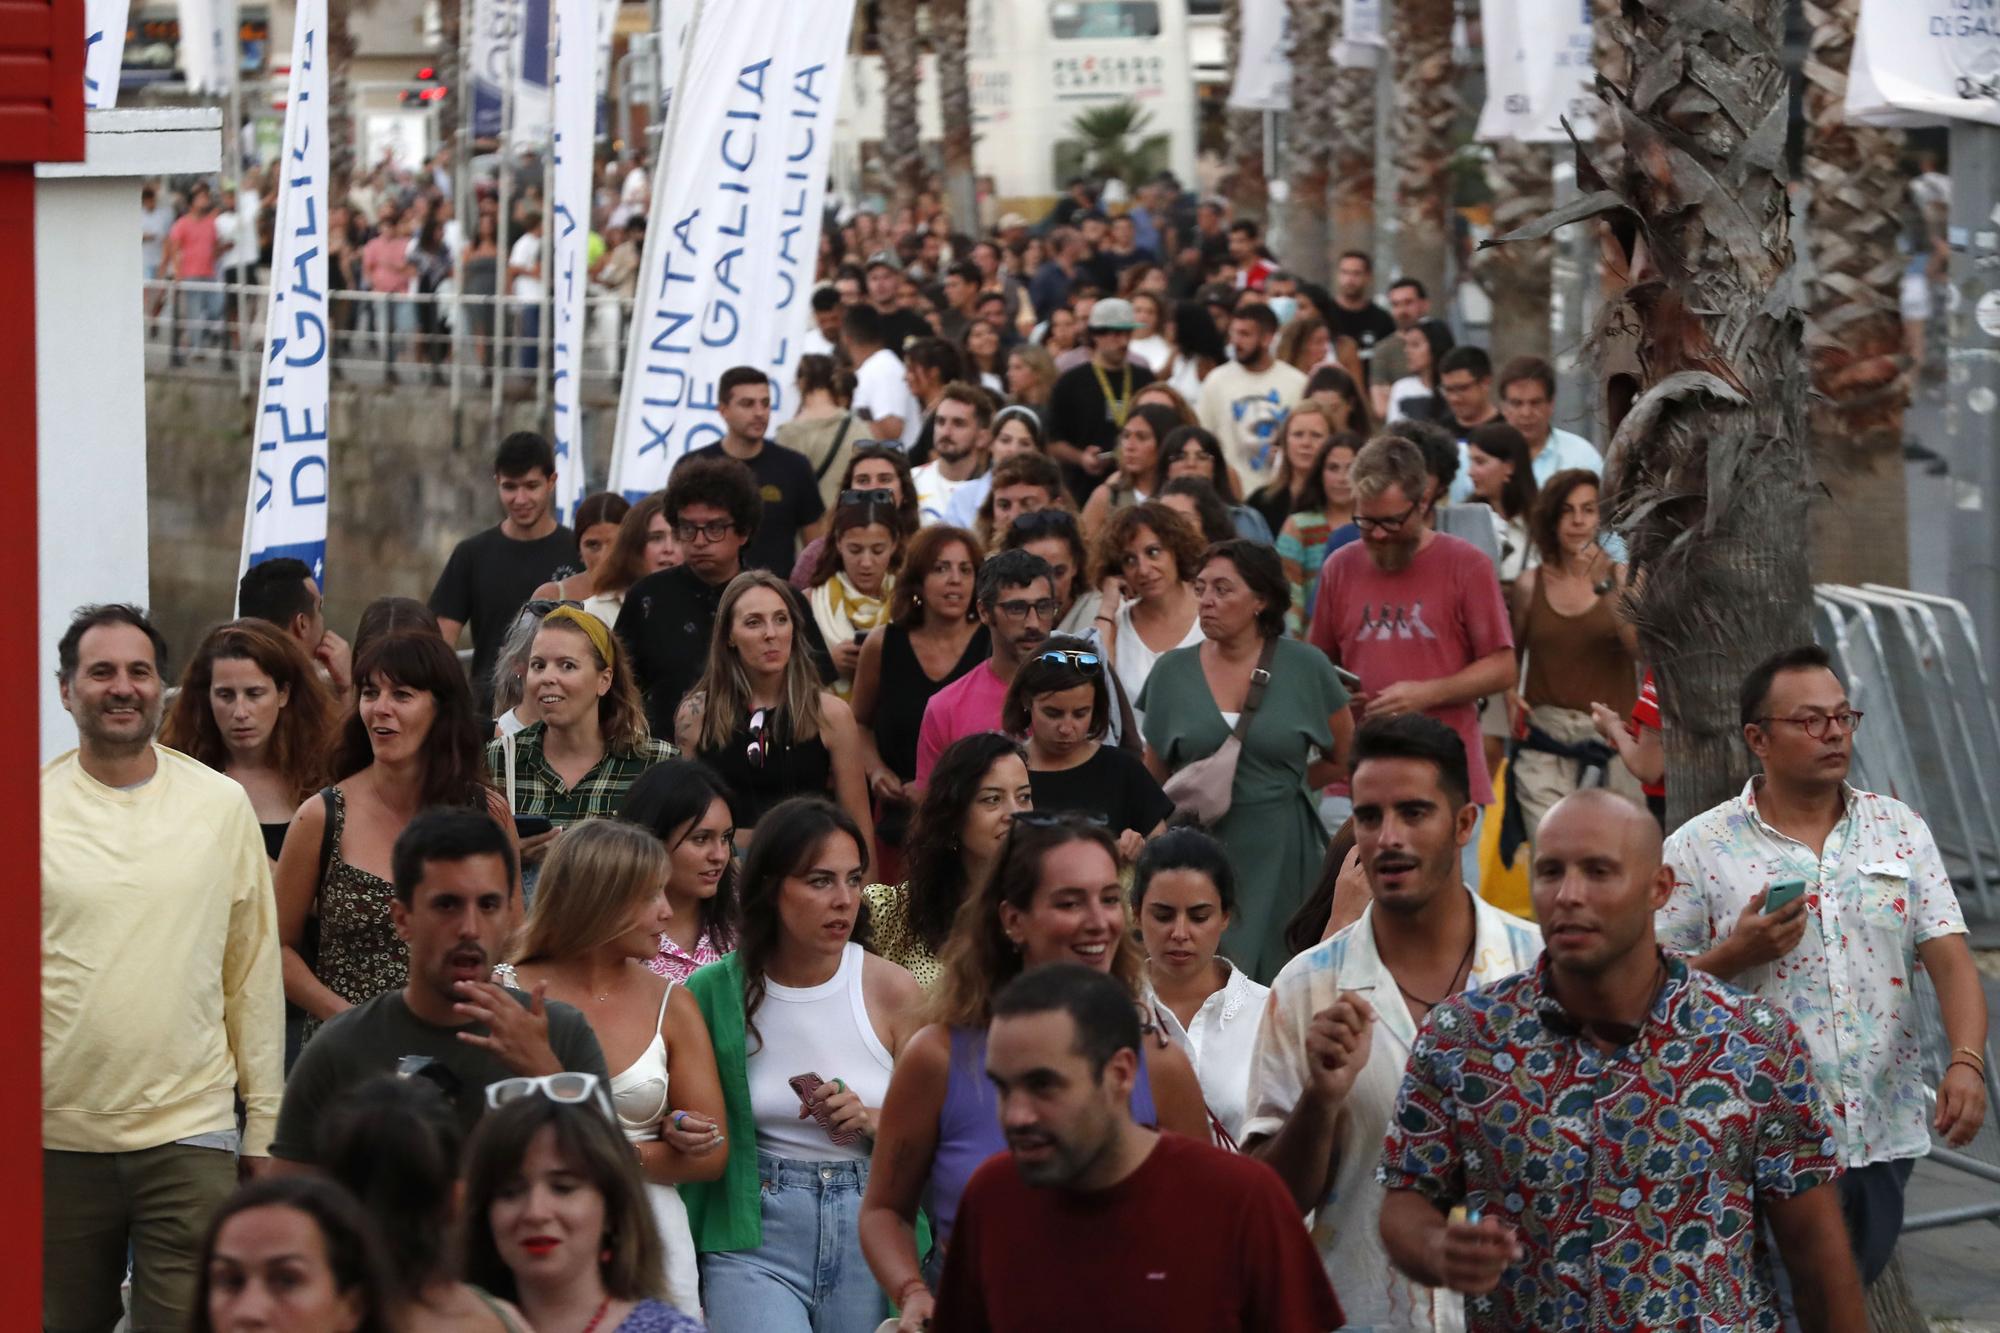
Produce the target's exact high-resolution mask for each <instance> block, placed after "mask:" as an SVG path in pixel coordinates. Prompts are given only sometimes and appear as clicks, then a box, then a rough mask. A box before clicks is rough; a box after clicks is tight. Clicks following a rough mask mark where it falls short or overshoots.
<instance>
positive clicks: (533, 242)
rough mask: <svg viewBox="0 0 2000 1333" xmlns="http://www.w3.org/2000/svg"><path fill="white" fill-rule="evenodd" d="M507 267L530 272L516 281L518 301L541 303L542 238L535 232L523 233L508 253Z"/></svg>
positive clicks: (515, 294)
mask: <svg viewBox="0 0 2000 1333" xmlns="http://www.w3.org/2000/svg"><path fill="white" fill-rule="evenodd" d="M507 267H509V268H524V269H527V270H528V272H527V273H526V274H523V275H521V276H519V277H517V278H515V279H514V286H513V295H514V299H515V300H517V301H539V300H541V299H542V238H541V237H539V236H537V235H535V234H534V233H533V232H531V231H530V232H523V233H522V234H521V236H520V238H519V239H518V240H516V241H515V242H514V248H513V249H512V250H509V251H508V252H507Z"/></svg>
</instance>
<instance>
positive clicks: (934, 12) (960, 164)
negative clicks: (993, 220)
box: [930, 0, 980, 236]
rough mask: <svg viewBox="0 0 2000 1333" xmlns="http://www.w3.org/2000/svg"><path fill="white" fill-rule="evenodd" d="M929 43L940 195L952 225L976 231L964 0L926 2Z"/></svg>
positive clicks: (975, 232)
mask: <svg viewBox="0 0 2000 1333" xmlns="http://www.w3.org/2000/svg"><path fill="white" fill-rule="evenodd" d="M930 4H931V42H932V44H933V45H934V46H935V47H936V48H937V80H938V113H939V117H940V118H941V119H942V121H943V122H944V145H943V147H944V197H945V204H946V206H947V207H948V208H949V209H950V210H951V221H952V226H953V228H954V229H955V230H957V231H962V232H964V233H965V234H966V235H968V236H975V235H978V234H979V231H980V226H979V195H978V191H977V188H976V186H975V183H974V179H973V169H972V81H971V80H970V79H969V78H967V77H966V71H965V56H966V41H967V38H968V36H969V28H968V26H967V21H966V13H965V0H930Z"/></svg>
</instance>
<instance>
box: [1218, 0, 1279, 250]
mask: <svg viewBox="0 0 2000 1333" xmlns="http://www.w3.org/2000/svg"><path fill="white" fill-rule="evenodd" d="M1242 47H1243V6H1242V0H1222V49H1223V56H1222V61H1223V64H1224V65H1226V66H1227V67H1228V69H1229V77H1230V78H1231V79H1232V80H1233V79H1235V77H1236V62H1237V53H1238V52H1239V51H1240V50H1241V49H1242ZM1223 116H1224V123H1225V124H1226V126H1227V128H1228V136H1229V168H1228V171H1227V172H1226V173H1225V174H1224V177H1223V181H1222V195H1223V197H1224V198H1226V199H1228V200H1229V202H1230V206H1231V207H1232V208H1233V210H1234V211H1235V214H1236V216H1237V217H1243V218H1256V219H1260V220H1261V219H1262V218H1263V216H1264V214H1265V212H1266V211H1268V210H1269V208H1270V205H1271V191H1270V186H1269V184H1268V183H1267V182H1266V181H1265V179H1264V113H1263V112H1261V111H1239V110H1237V109H1236V108H1234V107H1229V108H1228V109H1226V110H1225V111H1224V112H1223Z"/></svg>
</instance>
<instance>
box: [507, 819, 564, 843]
mask: <svg viewBox="0 0 2000 1333" xmlns="http://www.w3.org/2000/svg"><path fill="white" fill-rule="evenodd" d="M554 828H555V824H554V823H552V822H551V821H550V819H549V817H548V816H547V815H515V816H514V834H515V836H516V837H522V838H532V837H536V836H537V835H539V834H543V833H548V832H550V831H552V830H553V829H554Z"/></svg>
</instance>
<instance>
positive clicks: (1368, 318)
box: [1326, 301, 1396, 361]
mask: <svg viewBox="0 0 2000 1333" xmlns="http://www.w3.org/2000/svg"><path fill="white" fill-rule="evenodd" d="M1326 326H1327V330H1328V332H1330V333H1332V334H1333V336H1334V337H1336V338H1352V339H1354V341H1355V343H1356V344H1357V345H1358V346H1359V347H1360V348H1361V358H1362V360H1363V361H1366V360H1367V359H1368V355H1369V353H1370V351H1371V350H1372V349H1373V348H1374V346H1375V344H1376V343H1378V342H1381V341H1382V340H1383V339H1384V338H1387V337H1388V336H1390V335H1391V334H1393V333H1394V332H1395V331H1396V321H1395V320H1393V319H1391V318H1389V312H1388V311H1386V310H1384V309H1383V308H1382V307H1381V306H1379V305H1376V304H1375V303H1374V302H1373V301H1370V302H1369V303H1368V304H1367V305H1364V306H1362V307H1361V308H1360V309H1359V310H1349V309H1348V308H1347V307H1346V306H1344V305H1342V304H1341V303H1340V302H1338V301H1329V302H1327V307H1326Z"/></svg>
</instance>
